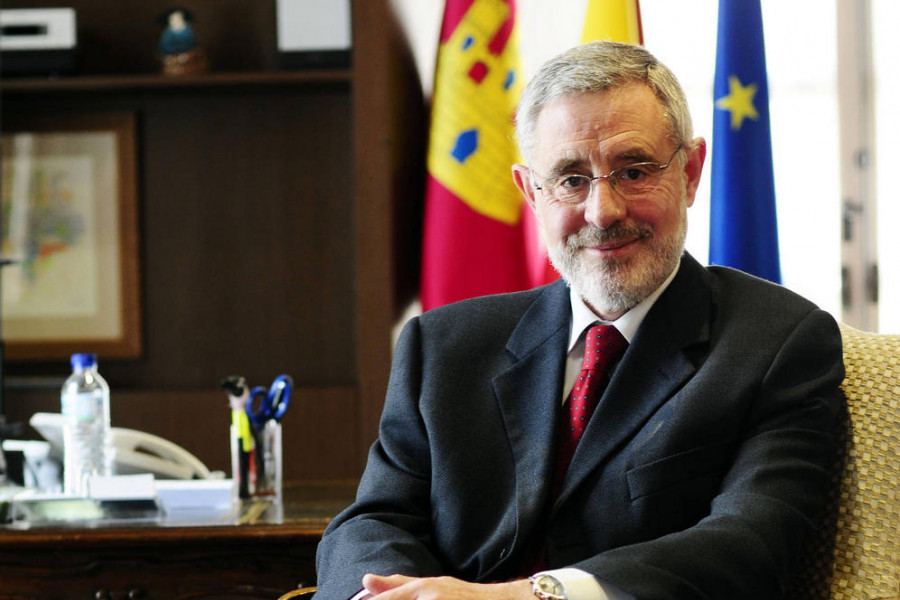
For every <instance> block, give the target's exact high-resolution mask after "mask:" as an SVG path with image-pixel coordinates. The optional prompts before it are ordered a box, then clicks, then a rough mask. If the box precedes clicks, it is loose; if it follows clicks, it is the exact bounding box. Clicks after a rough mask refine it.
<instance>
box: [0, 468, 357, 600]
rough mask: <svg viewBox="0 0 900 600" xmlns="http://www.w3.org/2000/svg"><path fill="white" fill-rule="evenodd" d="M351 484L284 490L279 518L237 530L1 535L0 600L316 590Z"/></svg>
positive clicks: (198, 527) (218, 598)
mask: <svg viewBox="0 0 900 600" xmlns="http://www.w3.org/2000/svg"><path fill="white" fill-rule="evenodd" d="M352 497H353V486H352V484H349V483H334V484H328V485H307V486H295V487H289V488H288V489H286V491H285V503H284V505H283V508H282V513H281V514H278V513H277V511H275V510H272V509H270V510H268V511H265V512H259V511H255V510H254V509H255V508H259V507H258V506H257V505H250V506H247V507H245V508H244V510H243V513H242V516H241V517H239V518H237V519H235V521H234V522H233V523H222V524H216V523H204V522H202V520H198V522H197V523H195V524H193V525H191V526H186V525H174V524H172V523H167V522H166V521H163V522H161V523H158V524H142V525H130V526H128V527H126V526H122V525H118V526H117V525H115V524H106V525H101V526H94V527H79V526H77V525H71V526H66V527H62V526H55V527H51V526H44V527H35V528H31V529H25V530H15V529H8V528H0V581H2V585H0V600H7V599H9V600H12V599H16V600H68V599H72V600H76V599H84V600H88V599H90V600H138V599H140V600H157V599H167V600H187V599H191V600H200V599H209V600H213V599H215V600H228V599H231V598H241V599H243V600H251V599H258V600H271V599H273V598H277V597H278V596H280V595H281V594H283V593H285V592H287V591H290V590H292V589H295V588H297V587H298V586H299V587H304V586H306V585H313V584H315V580H316V579H315V551H316V546H317V544H318V541H319V539H320V538H321V536H322V532H323V531H324V529H325V526H326V525H327V524H328V521H329V520H330V519H331V518H332V517H333V516H334V515H336V514H337V512H338V511H339V510H340V509H342V508H343V507H344V506H346V505H347V504H348V503H349V502H350V501H351V500H352Z"/></svg>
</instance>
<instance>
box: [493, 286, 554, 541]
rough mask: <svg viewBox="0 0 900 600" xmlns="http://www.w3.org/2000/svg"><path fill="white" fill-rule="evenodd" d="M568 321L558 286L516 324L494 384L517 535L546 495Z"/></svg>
mask: <svg viewBox="0 0 900 600" xmlns="http://www.w3.org/2000/svg"><path fill="white" fill-rule="evenodd" d="M570 320H571V308H570V304H569V292H568V288H567V287H566V286H565V284H563V283H562V282H557V283H556V284H553V285H552V286H550V287H548V288H546V290H545V291H544V292H543V294H542V295H541V296H540V297H539V298H538V300H537V301H536V302H535V303H534V304H533V305H532V306H531V307H530V308H529V309H528V311H526V313H525V314H524V316H523V317H522V319H521V320H520V321H519V325H518V326H517V327H516V329H515V330H514V331H513V333H512V335H511V336H510V339H509V342H508V344H507V352H508V353H509V355H510V358H511V361H512V364H511V366H510V367H509V369H507V370H506V371H504V372H502V373H500V374H499V375H497V376H496V377H495V378H494V382H493V383H494V392H495V394H496V397H497V402H498V404H499V406H500V411H501V413H502V415H503V421H504V425H505V426H506V433H507V436H508V438H509V444H510V448H511V450H512V454H513V458H514V460H515V469H516V497H517V503H518V507H517V508H518V515H519V531H523V530H524V531H530V530H531V529H532V526H533V524H534V522H535V521H536V520H537V519H538V518H539V517H540V516H541V513H542V511H543V508H544V506H545V503H546V501H547V499H548V496H549V482H550V481H552V479H553V475H552V473H553V471H552V469H553V466H552V459H553V451H552V450H553V448H552V444H553V443H554V440H555V428H556V419H557V413H558V409H559V404H560V403H561V398H562V380H563V371H564V368H565V358H566V346H567V343H568V338H569V321H570Z"/></svg>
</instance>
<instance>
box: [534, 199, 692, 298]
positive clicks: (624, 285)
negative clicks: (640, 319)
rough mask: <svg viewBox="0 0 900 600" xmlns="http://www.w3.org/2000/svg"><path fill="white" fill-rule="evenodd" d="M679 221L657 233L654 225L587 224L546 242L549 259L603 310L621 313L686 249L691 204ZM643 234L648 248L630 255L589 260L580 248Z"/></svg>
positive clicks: (684, 207) (655, 285)
mask: <svg viewBox="0 0 900 600" xmlns="http://www.w3.org/2000/svg"><path fill="white" fill-rule="evenodd" d="M681 206H682V208H681V213H682V214H681V223H680V225H679V227H678V229H677V230H676V231H675V232H673V233H672V234H671V235H669V236H665V237H661V238H657V237H656V236H655V233H654V231H653V229H652V228H651V227H649V226H648V225H646V224H643V223H638V224H631V225H626V224H624V223H616V224H614V225H613V226H611V227H608V228H606V229H600V228H599V227H596V226H593V225H588V226H587V227H585V228H584V229H582V230H581V231H579V232H578V233H575V234H572V235H570V236H569V237H567V238H566V239H565V240H564V241H560V242H559V243H558V244H556V245H554V246H551V247H548V248H547V252H548V254H549V256H550V262H551V263H553V266H554V267H555V268H556V270H557V271H559V273H560V275H561V276H562V278H563V279H564V280H565V281H566V283H568V284H569V286H570V287H571V288H572V289H574V290H575V291H576V292H577V293H578V294H579V295H580V296H581V297H582V299H584V301H585V302H586V303H587V304H588V305H590V306H591V308H593V309H594V310H595V311H597V312H599V313H600V314H602V315H621V314H623V313H625V312H626V311H628V310H629V309H631V308H633V307H634V306H636V305H637V304H639V303H640V302H641V301H642V300H643V299H644V298H646V297H647V296H649V295H650V294H651V293H653V291H654V290H655V289H656V288H658V287H659V286H660V285H661V284H662V282H663V281H665V279H666V277H668V276H669V275H670V274H671V273H672V271H674V270H675V267H676V266H677V265H678V261H679V260H681V254H682V253H683V252H684V241H685V237H686V236H687V205H686V204H685V203H684V202H682V204H681ZM634 237H639V238H640V239H639V240H638V241H637V242H635V243H638V244H643V245H644V249H643V251H642V252H641V253H639V254H638V255H637V256H635V257H633V258H629V259H626V260H619V259H604V260H599V261H587V260H585V256H584V253H583V252H582V251H581V250H582V248H585V247H591V246H596V245H598V244H600V243H603V242H608V241H611V240H616V239H629V238H632V239H633V238H634Z"/></svg>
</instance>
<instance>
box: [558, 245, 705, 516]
mask: <svg viewBox="0 0 900 600" xmlns="http://www.w3.org/2000/svg"><path fill="white" fill-rule="evenodd" d="M709 316H710V288H709V284H708V282H707V280H706V273H705V271H704V269H703V267H701V266H700V265H699V264H698V263H697V262H696V261H695V260H694V259H693V258H691V257H690V256H689V255H685V257H684V259H683V261H682V265H681V268H680V269H679V271H678V274H677V275H676V277H675V279H674V280H673V281H672V283H671V284H670V286H669V287H668V288H667V289H666V291H665V292H664V293H663V294H662V296H660V298H659V299H658V300H657V302H656V304H654V306H653V308H652V309H650V312H649V313H648V314H647V316H646V317H645V319H644V322H643V323H642V324H641V327H640V328H639V329H638V332H637V334H636V335H635V337H634V339H633V340H632V343H631V344H630V345H629V348H628V350H627V351H626V353H625V355H624V356H623V357H622V361H621V362H620V363H619V366H618V368H617V370H616V373H615V374H614V375H613V378H612V380H611V381H610V384H609V387H608V388H607V390H606V392H605V393H604V395H603V397H602V398H601V400H600V403H599V405H598V406H597V408H596V410H595V412H594V415H593V416H592V417H591V421H590V423H589V424H588V427H587V429H586V430H585V434H584V437H583V438H582V440H581V443H580V444H579V445H578V448H577V449H576V451H575V455H574V456H573V457H572V463H571V465H570V467H569V471H568V473H567V475H566V480H565V481H564V483H563V488H562V490H561V492H560V496H559V498H558V499H557V505H558V504H559V503H560V502H563V501H565V499H566V497H568V496H569V495H570V494H571V492H572V491H573V490H574V489H575V487H577V485H578V484H579V483H580V482H581V481H582V480H583V479H584V478H585V477H586V476H587V475H588V474H589V473H590V472H591V471H592V470H593V469H594V468H596V467H597V466H598V465H599V464H601V463H602V462H604V461H605V460H606V458H607V457H608V456H610V455H611V454H612V453H614V452H615V451H616V450H617V448H619V447H620V446H621V445H622V444H623V443H625V442H626V441H627V440H628V439H630V438H631V437H632V436H633V435H634V434H635V433H636V432H637V431H639V430H640V428H641V427H642V426H643V424H644V423H646V422H647V420H648V419H649V418H650V417H651V416H652V415H653V414H654V413H655V412H656V411H657V410H658V409H659V407H660V406H661V405H662V404H664V403H665V402H667V401H668V400H669V399H670V398H671V397H672V396H673V395H674V394H675V393H676V392H677V390H678V389H680V388H681V386H682V385H683V384H684V382H685V381H686V380H687V379H689V378H690V377H691V376H692V375H693V374H694V372H695V370H696V367H695V365H694V363H693V362H692V361H691V360H690V357H689V355H688V353H687V350H688V349H689V348H690V347H692V346H695V345H697V344H700V343H703V342H706V341H707V340H708V337H709V331H708V327H709Z"/></svg>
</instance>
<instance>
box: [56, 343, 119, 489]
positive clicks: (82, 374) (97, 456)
mask: <svg viewBox="0 0 900 600" xmlns="http://www.w3.org/2000/svg"><path fill="white" fill-rule="evenodd" d="M71 362H72V374H71V375H70V376H69V378H68V379H66V382H65V383H64V384H63V387H62V393H61V397H62V414H63V416H64V417H65V424H64V425H63V490H64V492H65V493H66V494H67V495H72V496H80V497H87V496H89V495H90V490H89V489H88V484H89V481H90V478H91V477H92V476H94V475H104V476H108V475H111V474H112V459H113V456H112V448H111V444H110V432H109V386H108V385H107V384H106V381H105V380H104V379H103V377H101V376H100V374H99V373H98V372H97V355H96V354H73V355H72V360H71Z"/></svg>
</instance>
